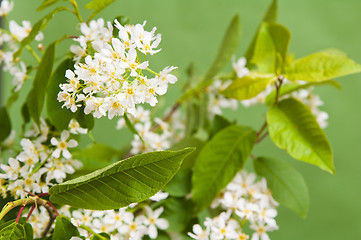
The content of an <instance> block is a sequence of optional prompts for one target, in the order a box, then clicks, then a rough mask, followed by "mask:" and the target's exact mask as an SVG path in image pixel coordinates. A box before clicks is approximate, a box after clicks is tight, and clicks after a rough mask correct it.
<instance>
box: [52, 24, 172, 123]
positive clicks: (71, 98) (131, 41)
mask: <svg viewBox="0 0 361 240" xmlns="http://www.w3.org/2000/svg"><path fill="white" fill-rule="evenodd" d="M145 23H146V22H144V23H143V24H136V25H135V26H133V25H126V26H122V25H121V24H120V23H119V22H118V21H117V20H115V27H116V28H117V29H118V30H119V33H118V37H117V38H113V37H112V34H113V26H112V24H111V23H110V22H108V23H107V27H104V20H103V19H98V20H97V21H95V20H93V21H91V22H90V23H89V25H86V24H85V23H82V24H81V26H80V30H81V32H82V35H81V36H80V37H79V38H76V39H75V40H76V41H78V42H79V43H80V46H75V45H73V46H72V47H71V51H72V52H73V53H74V54H75V60H76V61H77V63H76V64H75V65H74V68H75V70H74V71H72V70H70V69H69V70H67V71H66V74H65V76H66V78H67V79H68V83H66V84H61V85H60V88H61V90H62V91H61V92H59V94H58V101H59V102H64V104H63V107H66V108H68V109H70V110H71V111H73V112H76V111H77V110H78V108H79V107H80V106H81V105H82V103H83V105H84V106H85V108H84V112H85V113H86V114H93V116H94V117H96V118H100V117H102V116H106V115H107V114H108V118H109V119H112V118H113V117H114V116H122V115H123V114H124V113H130V114H131V115H135V112H136V104H141V103H148V104H149V105H150V106H155V105H156V103H157V102H158V100H157V96H158V95H164V94H165V93H166V92H167V89H168V84H173V83H175V82H176V81H177V78H176V77H175V76H174V75H172V74H170V72H171V71H172V70H174V69H176V67H172V66H171V67H166V68H164V69H163V70H162V71H160V72H159V73H157V72H154V71H153V70H151V69H150V68H149V61H148V60H147V58H148V56H149V55H153V54H155V53H157V52H159V51H160V49H157V48H158V45H159V43H160V41H161V35H160V34H157V35H155V31H156V28H153V29H152V31H150V32H149V31H146V30H144V26H145ZM93 52H94V54H92V53H93ZM82 59H84V61H82ZM144 71H146V72H144Z"/></svg>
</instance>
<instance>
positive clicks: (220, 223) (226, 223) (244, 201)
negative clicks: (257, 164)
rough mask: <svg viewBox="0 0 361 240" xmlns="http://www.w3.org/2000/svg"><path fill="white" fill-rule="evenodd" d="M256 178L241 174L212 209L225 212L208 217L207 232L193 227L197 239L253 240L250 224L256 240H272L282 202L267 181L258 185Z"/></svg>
mask: <svg viewBox="0 0 361 240" xmlns="http://www.w3.org/2000/svg"><path fill="white" fill-rule="evenodd" d="M255 180H256V175H255V174H253V173H249V174H248V173H247V172H246V171H241V172H240V173H238V174H237V175H236V176H235V178H234V179H233V180H232V182H230V183H229V184H228V185H227V186H226V188H225V189H224V190H223V191H222V192H221V194H220V196H219V197H217V198H216V199H215V200H214V201H213V203H212V205H211V207H212V208H216V207H220V208H221V209H222V210H223V211H222V212H221V213H220V214H219V215H218V216H216V217H214V218H206V220H205V222H204V226H205V229H203V228H202V227H201V226H200V225H199V224H196V225H194V226H193V233H188V235H189V236H190V237H192V238H193V239H202V240H205V239H207V240H208V239H243V240H246V239H249V235H250V234H248V232H247V230H246V226H247V225H246V223H249V229H250V230H251V231H253V233H252V240H258V239H262V240H267V239H269V237H268V234H267V232H269V231H273V230H276V229H278V226H277V224H276V221H275V219H274V218H275V217H276V215H277V211H276V209H275V207H276V206H277V205H278V203H277V202H276V201H275V200H274V199H273V198H272V196H271V192H270V191H269V190H268V188H267V184H266V181H265V180H264V179H262V180H261V181H258V182H256V181H255Z"/></svg>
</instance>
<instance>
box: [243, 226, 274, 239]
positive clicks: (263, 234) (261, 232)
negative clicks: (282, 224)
mask: <svg viewBox="0 0 361 240" xmlns="http://www.w3.org/2000/svg"><path fill="white" fill-rule="evenodd" d="M250 228H251V229H253V230H255V231H256V232H255V233H253V235H252V239H251V240H270V238H269V236H268V234H267V232H268V231H273V230H276V229H278V227H277V226H268V225H264V223H258V224H255V223H253V224H251V226H250Z"/></svg>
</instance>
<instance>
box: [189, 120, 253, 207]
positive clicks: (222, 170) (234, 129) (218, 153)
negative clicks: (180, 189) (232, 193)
mask: <svg viewBox="0 0 361 240" xmlns="http://www.w3.org/2000/svg"><path fill="white" fill-rule="evenodd" d="M255 141H256V133H255V131H253V130H252V129H251V128H248V127H241V126H235V125H234V126H229V127H227V128H225V129H223V130H222V131H220V132H218V133H217V134H216V135H215V136H214V137H213V138H212V139H211V140H210V141H209V142H208V143H207V144H206V145H205V146H204V147H203V149H202V150H201V152H200V154H199V155H198V158H197V160H196V163H195V166H194V171H193V176H192V186H193V187H192V199H193V201H194V203H195V204H196V209H195V210H196V211H197V212H198V211H200V210H202V209H204V208H206V207H208V205H209V204H210V203H211V202H212V200H213V199H214V198H215V197H216V196H217V194H218V192H219V191H220V190H221V189H222V188H224V187H225V186H226V185H227V184H228V183H229V182H230V181H231V180H232V179H233V177H234V176H235V174H236V173H237V172H238V171H239V170H240V169H242V168H243V166H244V164H245V162H246V161H247V158H248V157H249V155H250V154H251V151H252V148H253V145H254V143H255Z"/></svg>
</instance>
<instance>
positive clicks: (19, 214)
mask: <svg viewBox="0 0 361 240" xmlns="http://www.w3.org/2000/svg"><path fill="white" fill-rule="evenodd" d="M25 206H26V205H21V207H20V209H19V212H18V215H17V216H16V220H15V222H16V223H18V222H19V220H20V217H21V214H22V213H23V210H24V208H25Z"/></svg>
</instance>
